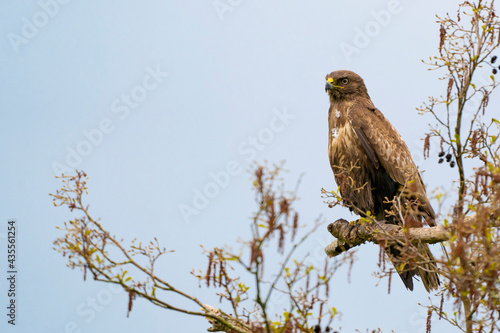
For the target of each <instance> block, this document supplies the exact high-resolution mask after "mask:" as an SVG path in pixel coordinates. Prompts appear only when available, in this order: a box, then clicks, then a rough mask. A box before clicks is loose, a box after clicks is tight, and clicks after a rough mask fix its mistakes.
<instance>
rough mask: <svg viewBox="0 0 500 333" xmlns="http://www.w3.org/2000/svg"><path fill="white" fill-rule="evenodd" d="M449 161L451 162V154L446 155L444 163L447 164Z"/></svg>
mask: <svg viewBox="0 0 500 333" xmlns="http://www.w3.org/2000/svg"><path fill="white" fill-rule="evenodd" d="M449 161H451V154H450V153H448V154H446V162H449Z"/></svg>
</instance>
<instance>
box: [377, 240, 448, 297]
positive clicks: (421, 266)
mask: <svg viewBox="0 0 500 333" xmlns="http://www.w3.org/2000/svg"><path fill="white" fill-rule="evenodd" d="M417 249H418V257H417V258H416V259H415V261H416V263H415V264H413V265H409V264H408V263H403V261H402V258H401V251H400V249H399V247H397V246H394V245H391V246H389V247H388V248H387V254H388V255H389V258H390V260H391V261H392V263H393V265H394V268H396V271H397V272H398V274H399V276H400V277H401V280H403V283H404V284H405V286H406V288H407V289H410V290H413V277H414V276H415V275H418V276H420V278H421V279H422V283H423V284H424V287H425V290H427V292H431V290H434V289H437V288H438V287H439V284H440V282H439V276H438V273H437V272H438V268H437V265H436V259H434V256H433V255H432V253H431V250H430V249H429V245H427V244H418V245H417ZM415 266H416V267H415Z"/></svg>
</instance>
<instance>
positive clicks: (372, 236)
mask: <svg viewBox="0 0 500 333" xmlns="http://www.w3.org/2000/svg"><path fill="white" fill-rule="evenodd" d="M328 232H330V233H331V234H332V236H333V237H335V238H337V239H336V240H335V241H333V242H332V243H330V244H329V245H328V246H327V247H326V248H325V252H326V254H327V255H328V256H329V257H335V256H338V255H339V254H341V253H343V252H345V251H348V250H349V249H351V248H353V247H356V246H358V245H361V244H363V243H365V242H372V243H375V244H378V243H379V242H381V241H384V242H385V241H391V242H406V241H407V240H408V239H410V240H411V241H412V242H415V243H417V242H420V243H429V244H434V243H440V242H443V241H445V240H448V239H449V234H448V232H447V231H446V229H445V228H444V227H442V226H437V227H430V228H409V229H405V228H403V227H401V226H398V225H394V224H387V223H385V221H373V222H371V223H370V222H364V223H363V222H361V223H360V222H358V223H351V222H349V221H346V220H344V219H338V220H337V221H335V222H334V223H330V225H328Z"/></svg>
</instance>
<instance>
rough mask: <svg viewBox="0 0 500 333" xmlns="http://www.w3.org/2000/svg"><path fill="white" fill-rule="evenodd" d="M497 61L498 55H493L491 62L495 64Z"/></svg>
mask: <svg viewBox="0 0 500 333" xmlns="http://www.w3.org/2000/svg"><path fill="white" fill-rule="evenodd" d="M495 61H497V56H493V57H491V63H492V64H494V63H495Z"/></svg>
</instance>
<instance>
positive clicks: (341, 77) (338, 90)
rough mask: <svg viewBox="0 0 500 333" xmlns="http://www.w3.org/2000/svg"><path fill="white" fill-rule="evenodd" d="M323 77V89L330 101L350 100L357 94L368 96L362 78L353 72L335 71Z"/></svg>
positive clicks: (357, 95)
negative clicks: (324, 82) (324, 80)
mask: <svg viewBox="0 0 500 333" xmlns="http://www.w3.org/2000/svg"><path fill="white" fill-rule="evenodd" d="M325 79H326V85H325V91H326V92H327V93H328V95H329V96H330V100H332V101H341V100H351V99H354V98H356V97H359V96H362V97H367V98H370V97H369V96H368V91H367V90H366V87H365V83H364V81H363V79H362V78H361V76H359V75H358V74H356V73H354V72H351V71H346V70H340V71H335V72H331V73H330V74H328V75H327V76H326V78H325Z"/></svg>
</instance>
